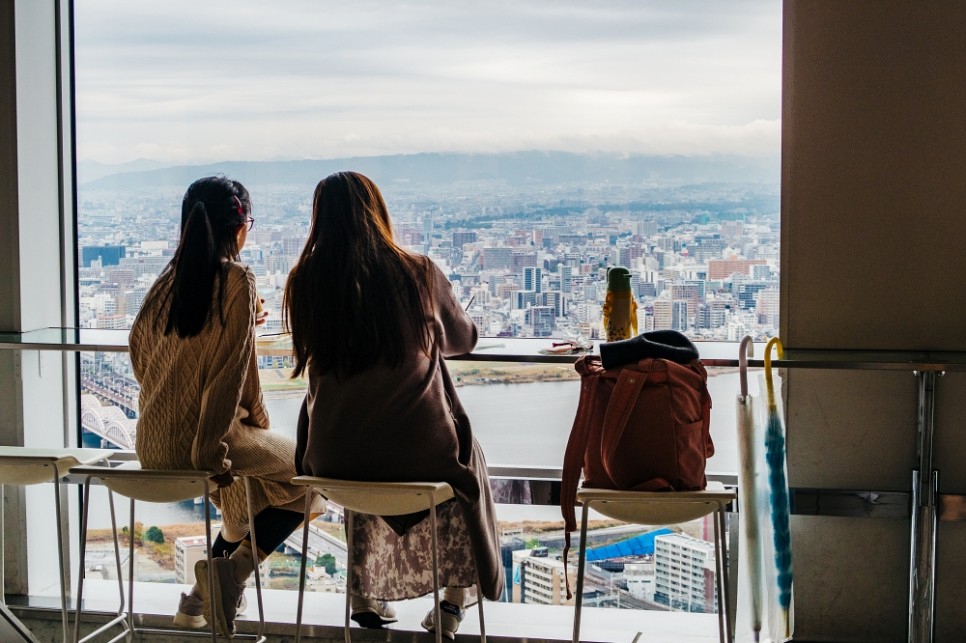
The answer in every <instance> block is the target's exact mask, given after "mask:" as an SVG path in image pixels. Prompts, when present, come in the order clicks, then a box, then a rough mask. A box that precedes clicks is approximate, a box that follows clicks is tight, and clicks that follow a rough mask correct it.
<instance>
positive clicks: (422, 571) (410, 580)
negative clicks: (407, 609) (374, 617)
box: [350, 499, 476, 601]
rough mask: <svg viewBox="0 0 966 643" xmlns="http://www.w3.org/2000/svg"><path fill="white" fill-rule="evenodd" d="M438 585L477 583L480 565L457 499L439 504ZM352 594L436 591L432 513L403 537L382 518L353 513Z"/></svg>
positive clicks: (392, 596)
mask: <svg viewBox="0 0 966 643" xmlns="http://www.w3.org/2000/svg"><path fill="white" fill-rule="evenodd" d="M436 528H437V529H436V531H437V545H438V547H439V578H440V583H439V588H440V590H441V591H442V589H443V588H444V587H474V586H475V585H476V565H475V563H474V558H473V549H472V547H471V546H470V539H469V534H468V532H467V528H466V521H465V520H464V519H463V512H462V511H461V510H460V506H459V504H458V503H457V502H456V500H455V499H451V500H448V501H446V502H444V503H443V504H441V505H439V506H438V507H437V508H436ZM352 541H353V542H352V545H353V546H352V549H353V554H352V587H351V588H350V591H351V592H352V593H353V594H358V595H360V596H365V597H367V598H374V599H377V600H384V601H397V600H402V599H407V598H416V597H418V596H424V595H426V594H429V593H430V592H432V591H433V542H432V536H431V534H430V520H429V517H427V518H426V519H424V520H422V521H420V522H419V523H417V524H416V525H414V526H413V527H412V528H410V529H409V531H407V532H406V534H405V535H404V536H400V535H399V534H397V533H396V532H395V531H394V530H393V529H392V528H391V527H390V526H389V525H387V524H386V523H385V521H383V520H382V519H381V518H379V517H376V516H368V515H362V514H354V515H353V517H352Z"/></svg>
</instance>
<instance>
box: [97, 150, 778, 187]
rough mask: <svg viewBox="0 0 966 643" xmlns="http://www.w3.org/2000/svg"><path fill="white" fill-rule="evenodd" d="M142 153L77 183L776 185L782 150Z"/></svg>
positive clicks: (520, 185) (98, 184) (108, 185)
mask: <svg viewBox="0 0 966 643" xmlns="http://www.w3.org/2000/svg"><path fill="white" fill-rule="evenodd" d="M162 165H163V164H162V163H160V162H158V161H151V160H145V159H142V160H139V161H134V162H131V163H127V164H123V165H118V166H110V165H104V164H98V163H91V162H84V161H81V162H79V163H78V177H79V180H78V183H79V184H80V185H81V187H83V188H84V189H90V190H114V191H126V190H143V189H151V188H169V187H170V188H179V189H180V188H184V187H185V186H187V185H188V184H189V183H191V182H192V181H193V180H195V179H197V178H199V177H201V176H207V175H211V174H225V175H227V176H230V177H232V178H234V179H237V180H239V181H241V182H242V183H244V184H245V185H246V186H248V187H249V188H250V189H253V188H257V187H264V186H269V185H272V186H286V185H291V186H297V187H304V186H314V185H315V184H316V183H317V182H318V181H319V179H321V178H323V177H325V176H328V175H329V174H331V173H333V172H338V171H342V170H355V171H357V172H361V173H363V174H365V175H367V176H369V177H370V178H372V179H373V180H374V181H375V182H376V183H377V184H380V185H382V184H389V183H401V184H409V185H410V186H411V187H413V188H415V189H419V188H423V187H433V186H436V187H438V186H440V185H446V184H449V185H458V184H461V183H467V182H469V183H479V182H489V183H498V184H503V185H506V186H508V187H526V186H529V187H536V186H540V185H546V186H548V187H549V186H553V185H562V184H570V185H575V184H576V185H580V184H587V185H602V184H610V185H614V186H620V185H624V186H627V185H636V186H673V185H694V184H702V183H744V184H753V183H765V184H777V183H778V179H779V162H778V159H777V158H776V157H746V156H730V155H729V156H726V155H717V156H714V155H712V156H645V155H620V156H618V155H610V154H573V153H568V152H544V151H529V152H512V153H501V154H467V153H421V154H398V155H390V156H366V157H353V158H340V159H325V160H290V161H225V162H223V163H210V164H204V165H177V166H169V167H162Z"/></svg>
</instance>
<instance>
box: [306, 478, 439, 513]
mask: <svg viewBox="0 0 966 643" xmlns="http://www.w3.org/2000/svg"><path fill="white" fill-rule="evenodd" d="M292 483H293V484H297V485H305V486H311V487H315V488H316V489H318V490H319V493H321V494H322V496H323V497H325V498H327V499H328V500H331V501H332V502H334V503H335V504H337V505H341V506H342V507H344V508H346V509H349V510H351V511H355V512H356V513H364V514H372V515H374V516H404V515H406V514H411V513H416V512H417V511H425V510H426V509H429V508H430V507H431V506H433V507H435V506H436V505H438V504H440V503H443V502H446V501H447V500H449V499H450V498H452V497H453V488H452V487H450V486H449V485H448V484H446V483H445V482H357V481H351V480H336V479H334V478H318V477H315V476H296V477H295V478H293V479H292Z"/></svg>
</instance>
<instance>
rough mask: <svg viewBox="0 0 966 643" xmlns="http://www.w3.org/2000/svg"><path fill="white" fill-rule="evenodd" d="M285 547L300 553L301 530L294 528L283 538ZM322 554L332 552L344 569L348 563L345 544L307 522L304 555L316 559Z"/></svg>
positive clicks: (292, 551)
mask: <svg viewBox="0 0 966 643" xmlns="http://www.w3.org/2000/svg"><path fill="white" fill-rule="evenodd" d="M256 536H257V535H256ZM285 547H286V549H287V550H288V551H290V552H291V553H296V554H300V553H302V530H301V529H296V530H295V531H293V532H292V533H291V535H289V537H288V538H286V539H285ZM322 554H332V555H333V556H335V560H336V562H337V563H338V564H339V566H340V567H342V568H343V569H345V566H346V565H347V564H348V556H347V555H346V544H345V543H344V542H342V541H341V540H339V539H338V538H335V537H334V536H330V535H329V534H328V533H327V532H325V531H323V530H322V529H319V528H318V527H316V526H315V525H313V524H309V547H308V550H307V555H306V557H307V558H308V560H310V561H314V560H316V559H317V558H318V557H319V556H321V555H322Z"/></svg>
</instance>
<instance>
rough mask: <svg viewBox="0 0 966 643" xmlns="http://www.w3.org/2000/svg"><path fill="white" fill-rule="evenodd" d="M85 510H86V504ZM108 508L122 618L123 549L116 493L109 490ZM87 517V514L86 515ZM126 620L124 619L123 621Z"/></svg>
mask: <svg viewBox="0 0 966 643" xmlns="http://www.w3.org/2000/svg"><path fill="white" fill-rule="evenodd" d="M84 502H85V503H86V502H87V501H86V500H85V501H84ZM84 506H85V510H86V506H87V505H86V504H85V505H84ZM107 506H108V508H109V509H110V512H111V534H112V535H113V536H114V537H113V538H112V540H113V541H114V569H116V570H117V595H118V596H119V597H120V603H119V604H118V608H117V616H118V618H121V617H123V616H124V609H125V603H124V574H122V573H121V547H120V545H118V542H117V517H116V515H115V513H114V492H113V491H111V490H110V489H108V490H107ZM85 515H86V514H85ZM84 540H85V542H86V540H87V534H86V533H85V534H84ZM81 570H82V572H83V558H82V559H81ZM115 620H117V619H115ZM122 620H124V619H122Z"/></svg>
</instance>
